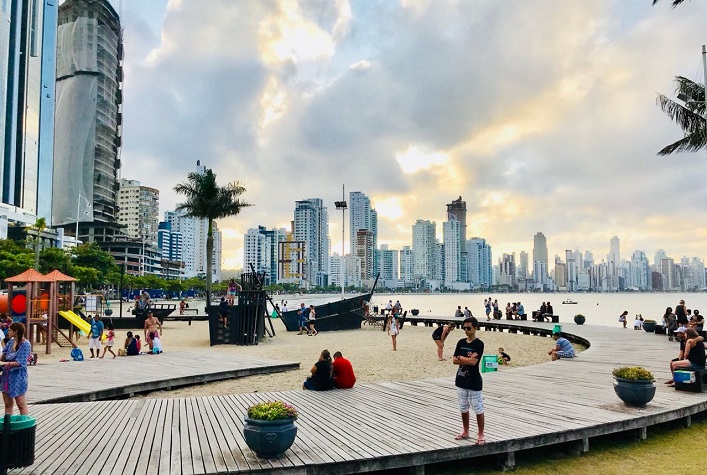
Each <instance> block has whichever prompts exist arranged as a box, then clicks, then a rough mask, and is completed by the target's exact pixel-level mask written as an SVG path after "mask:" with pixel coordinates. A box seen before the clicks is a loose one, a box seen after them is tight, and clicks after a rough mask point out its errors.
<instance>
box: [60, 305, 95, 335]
mask: <svg viewBox="0 0 707 475" xmlns="http://www.w3.org/2000/svg"><path fill="white" fill-rule="evenodd" d="M59 315H61V316H62V317H64V318H66V319H67V320H68V321H69V323H71V324H72V325H74V326H75V327H76V328H78V329H79V330H81V331H82V332H84V333H85V334H86V335H88V334H89V333H90V332H91V325H89V324H88V323H87V322H86V320H83V319H82V318H81V317H79V316H78V315H76V314H75V313H74V312H72V311H71V310H66V311H63V312H59Z"/></svg>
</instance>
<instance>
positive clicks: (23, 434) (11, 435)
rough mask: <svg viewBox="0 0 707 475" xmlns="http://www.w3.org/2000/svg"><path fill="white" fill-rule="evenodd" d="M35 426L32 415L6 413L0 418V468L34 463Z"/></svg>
mask: <svg viewBox="0 0 707 475" xmlns="http://www.w3.org/2000/svg"><path fill="white" fill-rule="evenodd" d="M6 424H7V426H8V427H5V425H6ZM36 428H37V422H36V421H35V419H34V417H32V416H9V415H6V416H5V417H4V418H3V419H0V468H3V467H4V468H6V469H14V468H21V467H28V466H30V465H32V464H33V463H34V439H35V430H36ZM5 437H7V439H5Z"/></svg>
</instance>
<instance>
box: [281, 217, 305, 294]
mask: <svg viewBox="0 0 707 475" xmlns="http://www.w3.org/2000/svg"><path fill="white" fill-rule="evenodd" d="M294 226H295V225H294V222H292V226H291V228H292V231H291V232H289V233H287V234H286V235H285V238H284V240H282V241H280V242H279V243H278V252H277V255H278V265H277V276H278V282H279V283H282V284H299V285H303V284H304V277H305V264H306V262H307V258H306V255H307V254H306V252H305V247H306V243H305V242H304V241H298V240H296V239H295V236H294Z"/></svg>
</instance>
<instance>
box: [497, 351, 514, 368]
mask: <svg viewBox="0 0 707 475" xmlns="http://www.w3.org/2000/svg"><path fill="white" fill-rule="evenodd" d="M510 362H511V357H510V356H509V355H508V353H506V352H505V350H504V349H503V347H500V348H499V349H498V364H502V365H507V364H509V363H510Z"/></svg>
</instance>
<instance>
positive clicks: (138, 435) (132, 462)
mask: <svg viewBox="0 0 707 475" xmlns="http://www.w3.org/2000/svg"><path fill="white" fill-rule="evenodd" d="M504 323H506V322H504ZM510 323H512V324H513V325H516V326H517V329H518V331H526V330H530V328H531V327H534V326H538V327H542V328H543V330H544V331H545V330H547V329H551V328H552V327H553V324H549V323H548V324H537V323H533V322H530V323H527V322H510ZM569 328H571V329H572V330H573V331H575V332H576V333H577V334H578V335H579V336H580V337H581V338H583V339H585V340H588V341H590V342H591V347H590V348H589V349H588V350H587V351H585V352H583V353H581V354H580V355H579V356H578V357H577V358H575V359H574V360H568V361H558V362H552V363H546V364H540V365H536V366H531V367H524V368H513V367H510V368H505V367H504V368H502V369H501V371H499V372H495V373H486V374H484V398H485V412H486V427H487V431H486V432H487V434H486V436H487V445H486V446H483V447H476V446H474V445H473V440H472V441H455V440H453V437H454V435H455V434H456V433H457V432H458V431H459V429H460V427H461V421H460V420H459V414H458V410H457V407H456V389H455V387H454V380H453V372H454V369H453V367H452V366H451V365H450V368H449V375H448V376H445V377H440V378H435V379H429V380H421V381H405V382H387V383H379V384H369V385H361V386H357V387H356V388H354V389H352V390H337V391H329V392H323V393H318V392H310V391H286V392H279V393H253V394H239V395H231V396H220V397H199V398H186V399H138V400H123V401H106V402H93V403H91V402H87V403H77V404H47V405H44V406H36V405H35V406H33V410H32V413H33V415H35V416H36V417H37V419H38V423H39V425H38V430H37V458H36V462H35V465H34V466H32V467H29V468H27V469H25V470H18V471H14V472H12V473H34V474H49V473H52V474H54V473H57V474H58V473H72V474H73V473H76V474H79V473H81V474H83V473H86V474H87V473H91V474H93V473H96V474H100V475H103V474H121V475H127V474H136V475H138V474H139V475H148V474H150V475H151V474H154V473H157V474H162V475H165V474H170V475H171V474H175V475H176V474H179V475H182V474H212V473H235V472H253V471H255V472H267V471H270V470H278V471H281V472H283V473H284V472H287V471H289V470H294V471H300V470H303V469H306V470H307V471H310V470H315V467H318V468H317V470H319V471H328V472H332V473H334V472H336V473H353V472H360V471H369V470H376V469H381V468H395V467H405V466H416V465H420V464H424V463H431V462H435V461H440V460H451V459H454V458H465V457H470V456H474V455H479V454H482V453H483V454H488V453H498V451H500V452H501V453H503V451H505V450H515V449H517V448H527V447H531V446H533V444H538V443H541V444H544V443H550V442H552V441H553V440H556V441H562V440H572V439H573V438H575V439H576V438H582V437H585V436H593V435H598V434H601V433H605V432H607V431H611V430H620V429H621V428H622V427H641V424H643V425H646V424H648V425H650V424H651V423H655V422H660V421H664V420H669V419H671V418H673V419H674V418H678V417H683V416H684V415H685V414H687V413H690V412H691V411H692V412H695V411H701V410H706V409H707V397H706V396H705V394H695V393H684V392H676V391H674V390H672V389H668V388H665V387H663V386H662V385H658V386H659V387H658V391H657V393H656V397H655V399H654V401H653V402H652V403H651V404H650V405H649V406H647V407H646V408H643V409H635V408H626V407H625V406H623V404H622V403H621V402H620V401H619V400H618V398H617V397H616V396H615V395H614V393H613V389H612V387H611V385H612V378H611V370H612V369H613V368H614V367H616V366H622V365H625V364H641V365H643V366H646V367H648V368H649V369H651V370H652V371H654V373H655V374H656V376H657V377H659V378H668V377H669V371H668V369H667V361H669V360H670V358H672V357H674V356H675V354H677V344H676V343H674V342H672V343H671V342H668V341H667V338H666V337H665V336H662V337H661V336H655V335H647V334H645V332H634V331H627V330H624V331H622V330H620V329H613V328H607V327H592V326H589V325H587V326H583V327H576V326H571V327H570V325H566V324H565V325H564V330H565V331H567V330H568V329H569ZM490 331H492V330H490ZM479 337H480V338H481V339H482V340H483V338H484V332H483V331H482V332H480V333H479ZM529 338H531V337H529ZM547 341H548V348H550V347H551V346H552V344H553V342H552V340H550V339H547ZM146 358H147V360H146V361H145V362H146V363H147V368H148V370H149V371H152V370H153V368H154V369H158V368H159V367H160V365H159V364H158V358H159V357H155V358H153V357H146ZM207 361H209V363H207ZM241 363H243V362H241ZM249 363H250V364H251V365H252V366H257V365H264V366H267V365H268V362H267V361H262V360H261V361H255V360H253V361H250V362H249ZM207 364H209V365H213V362H212V361H211V359H210V358H209V357H208V355H200V357H199V358H195V359H194V360H192V361H190V362H188V363H185V365H184V366H185V368H184V370H185V371H186V372H187V373H188V372H189V371H192V372H194V371H196V370H197V369H198V370H199V371H200V372H202V373H203V368H204V367H205V366H204V365H207ZM153 365H154V366H153ZM354 366H355V364H354ZM273 399H282V400H285V401H288V402H290V403H292V404H294V405H295V406H296V407H297V408H298V410H299V411H300V418H299V420H298V422H297V426H298V435H297V440H296V441H295V444H294V446H293V448H292V449H291V450H289V451H288V452H287V453H286V454H285V456H283V457H281V458H280V459H277V460H263V459H259V458H257V457H256V456H255V455H254V454H253V453H252V452H251V451H250V449H248V447H247V446H246V444H245V440H244V439H243V434H242V431H243V424H244V422H243V416H244V414H245V413H246V410H247V408H248V407H249V406H250V405H251V404H254V403H256V402H260V401H267V400H273ZM35 409H36V410H35ZM686 411H687V412H686ZM96 419H97V420H98V421H100V422H101V423H100V424H98V427H97V428H96V430H95V432H94V433H93V434H92V433H90V432H89V431H87V430H86V428H87V427H91V423H92V421H95V420H96ZM103 419H107V421H106V422H103ZM472 420H473V416H472ZM472 427H475V425H474V423H472ZM472 430H474V429H472ZM109 447H111V449H110V450H109V449H108V448H109ZM494 451H496V452H494Z"/></svg>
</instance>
